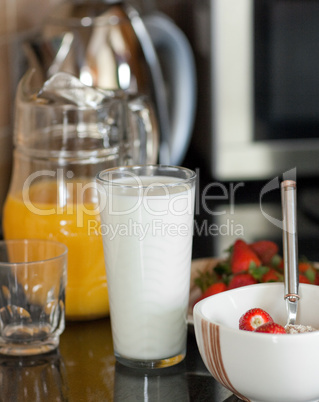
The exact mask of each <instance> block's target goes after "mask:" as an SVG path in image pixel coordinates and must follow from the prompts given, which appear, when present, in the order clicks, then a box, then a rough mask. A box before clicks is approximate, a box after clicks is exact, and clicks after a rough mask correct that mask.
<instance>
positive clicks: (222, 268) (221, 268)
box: [214, 261, 232, 276]
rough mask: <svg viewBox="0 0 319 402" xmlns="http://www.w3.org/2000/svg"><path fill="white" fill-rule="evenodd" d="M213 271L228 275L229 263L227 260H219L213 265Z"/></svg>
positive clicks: (229, 271) (229, 272)
mask: <svg viewBox="0 0 319 402" xmlns="http://www.w3.org/2000/svg"><path fill="white" fill-rule="evenodd" d="M214 271H215V272H216V274H218V275H220V276H224V275H230V274H231V273H232V272H231V267H230V264H229V263H228V262H227V261H222V262H219V263H218V264H217V265H216V266H215V268H214Z"/></svg>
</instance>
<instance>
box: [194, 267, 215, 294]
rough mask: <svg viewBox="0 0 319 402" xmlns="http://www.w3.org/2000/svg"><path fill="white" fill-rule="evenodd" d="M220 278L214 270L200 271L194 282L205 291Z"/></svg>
mask: <svg viewBox="0 0 319 402" xmlns="http://www.w3.org/2000/svg"><path fill="white" fill-rule="evenodd" d="M217 280H218V278H217V275H216V274H215V272H214V270H212V271H205V272H199V273H198V277H197V278H195V279H194V283H195V285H196V286H198V287H199V288H200V290H201V291H202V292H205V290H206V289H208V288H209V287H210V286H211V285H212V284H213V283H216V282H217Z"/></svg>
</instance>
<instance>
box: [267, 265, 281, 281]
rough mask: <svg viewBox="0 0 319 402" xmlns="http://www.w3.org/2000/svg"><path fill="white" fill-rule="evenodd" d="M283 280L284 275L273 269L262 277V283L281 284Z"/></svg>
mask: <svg viewBox="0 0 319 402" xmlns="http://www.w3.org/2000/svg"><path fill="white" fill-rule="evenodd" d="M282 280H283V277H282V275H281V274H280V273H279V272H277V271H276V270H275V269H273V268H270V269H269V271H268V272H266V273H265V274H264V275H263V277H262V282H281V281H282Z"/></svg>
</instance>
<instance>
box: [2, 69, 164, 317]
mask: <svg viewBox="0 0 319 402" xmlns="http://www.w3.org/2000/svg"><path fill="white" fill-rule="evenodd" d="M31 76H32V74H31V73H28V74H27V75H26V76H25V77H24V78H23V79H22V80H21V82H20V84H19V86H18V90H17V95H16V111H15V125H14V144H15V150H14V165H13V175H12V179H11V185H10V189H9V193H8V196H7V199H6V202H5V206H4V211H3V232H4V237H5V238H6V239H12V238H15V239H18V238H49V239H55V240H57V241H60V242H62V243H64V244H66V245H67V247H68V250H69V253H68V256H69V257H68V283H67V288H66V318H67V319H68V320H88V319H96V318H99V317H103V316H106V315H108V313H109V306H108V292H107V283H106V274H105V268H104V257H103V247H102V238H101V233H100V232H101V226H100V219H99V214H98V206H97V193H96V188H95V180H94V178H95V176H96V174H97V173H98V172H99V171H101V170H103V169H106V168H110V167H113V166H114V167H115V166H118V165H127V164H131V163H134V164H136V163H138V164H147V163H154V162H156V160H157V147H158V138H157V125H156V120H155V117H154V112H153V110H152V107H151V105H150V104H149V103H148V101H147V99H146V98H144V97H142V96H139V95H126V94H123V93H122V92H104V98H103V102H101V103H100V104H98V105H97V106H94V107H92V106H89V105H86V104H84V105H81V106H79V105H77V104H75V103H73V102H72V101H71V102H69V101H67V100H66V99H65V98H64V97H63V96H60V95H58V96H56V97H51V98H50V97H49V98H47V97H41V96H38V94H39V93H41V91H40V92H39V89H37V88H34V87H32V85H33V84H32V82H33V80H32V78H31ZM81 96H82V95H81Z"/></svg>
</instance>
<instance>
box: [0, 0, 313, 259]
mask: <svg viewBox="0 0 319 402" xmlns="http://www.w3.org/2000/svg"><path fill="white" fill-rule="evenodd" d="M60 3H61V1H60V0H47V1H46V2H43V1H41V0H10V1H8V0H0V6H1V10H2V12H1V14H0V88H1V91H0V105H1V106H0V172H1V180H0V206H1V207H2V205H3V201H4V198H5V195H6V191H7V189H8V185H9V182H10V172H11V164H12V126H13V103H14V96H15V90H16V86H17V83H18V81H19V79H20V78H21V76H22V74H23V73H24V72H25V71H26V68H27V65H26V61H25V57H24V54H23V51H22V43H23V42H24V41H26V40H28V38H30V37H32V35H34V33H35V32H37V30H38V29H39V28H40V27H41V25H42V23H43V21H44V20H45V18H46V17H47V15H48V14H49V13H50V10H51V9H52V8H55V7H57V6H58V4H60ZM131 4H133V5H134V6H136V8H137V9H138V10H139V11H140V13H141V15H142V16H145V15H148V14H152V13H153V12H154V11H160V12H163V13H165V14H166V15H167V16H169V17H170V18H171V19H172V20H173V21H174V23H175V24H176V25H177V26H178V27H179V28H180V29H181V30H182V32H184V34H185V36H186V38H187V39H188V41H189V43H190V45H191V48H192V51H193V54H194V56H195V67H196V83H195V85H196V104H195V109H196V110H195V121H194V127H193V128H192V136H191V140H190V143H189V144H188V145H187V153H186V155H185V157H184V158H183V161H182V162H181V164H183V165H184V166H186V167H189V168H192V169H195V170H197V172H198V177H199V180H198V197H197V211H196V216H195V221H196V224H197V226H196V227H195V238H194V258H196V257H205V256H210V255H215V254H218V255H219V254H220V253H221V252H222V251H223V250H224V249H225V248H227V246H228V245H229V244H230V243H231V241H232V239H233V238H234V237H238V236H243V237H245V238H247V240H255V239H260V238H273V239H274V240H276V241H277V242H279V243H281V231H280V230H279V228H278V227H276V225H274V224H273V223H271V222H270V220H269V216H271V217H274V218H275V219H281V209H280V194H279V190H278V188H273V189H272V191H264V194H263V189H264V187H265V185H266V184H267V183H268V182H270V181H271V180H273V179H276V178H278V179H282V177H283V176H284V175H286V177H287V175H288V176H289V177H291V175H295V176H296V175H297V177H298V211H299V218H298V219H299V220H300V224H299V232H300V248H301V253H302V254H305V255H307V256H308V257H309V258H311V259H317V258H318V259H319V255H317V254H318V252H317V247H316V244H317V241H318V239H319V212H318V207H317V206H318V204H319V191H318V189H319V181H318V176H319V108H318V102H319V75H318V73H317V72H318V69H319V49H318V43H319V28H318V24H317V21H318V18H319V2H318V1H307V2H304V1H299V0H297V1H286V0H285V1H283V0H277V1H276V0H269V1H265V0H259V1H253V0H243V1H241V2H238V1H236V0H196V1H195V2H194V1H192V0H157V1H156V0H134V1H133V0H132V1H131ZM294 169H295V170H294ZM287 172H288V173H287ZM292 178H293V177H292ZM236 186H237V187H236ZM234 188H236V191H235V192H233V194H235V198H233V199H232V198H231V189H234ZM203 194H204V195H205V197H206V199H205V205H204V202H203V199H202V197H203ZM262 194H263V198H262V199H261V195H262ZM205 197H204V198H205ZM261 201H262V202H263V203H264V206H263V207H261V205H260V202H261ZM205 225H206V226H205ZM214 225H215V226H214ZM209 229H211V231H210V232H209ZM214 229H216V230H215V231H214ZM222 230H224V231H225V232H224V233H222Z"/></svg>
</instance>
